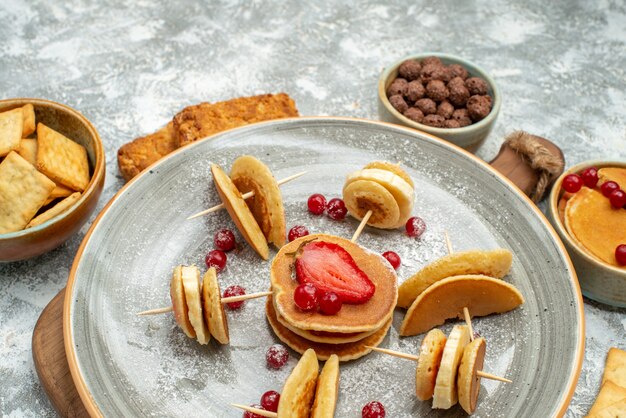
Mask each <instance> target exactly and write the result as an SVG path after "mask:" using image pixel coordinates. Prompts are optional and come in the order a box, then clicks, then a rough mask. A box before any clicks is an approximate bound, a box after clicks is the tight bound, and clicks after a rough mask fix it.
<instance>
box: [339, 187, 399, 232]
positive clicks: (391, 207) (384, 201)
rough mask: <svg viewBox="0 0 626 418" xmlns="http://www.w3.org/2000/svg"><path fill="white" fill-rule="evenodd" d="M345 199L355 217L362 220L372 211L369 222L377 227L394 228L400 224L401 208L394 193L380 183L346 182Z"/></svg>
mask: <svg viewBox="0 0 626 418" xmlns="http://www.w3.org/2000/svg"><path fill="white" fill-rule="evenodd" d="M343 200H344V203H345V204H346V207H347V208H348V210H349V211H350V213H351V214H352V216H354V217H355V218H357V219H359V220H361V219H363V217H364V216H365V214H366V213H367V211H369V210H371V211H372V216H371V217H370V219H369V221H368V222H367V223H368V224H369V225H371V226H374V227H376V228H384V229H393V228H396V225H398V220H399V219H400V209H399V208H398V204H397V203H396V200H395V199H394V197H393V195H392V194H391V193H389V192H388V191H387V189H385V188H384V187H383V186H381V185H380V184H378V183H376V182H373V181H367V180H357V181H353V182H352V183H349V184H346V186H345V187H344V188H343Z"/></svg>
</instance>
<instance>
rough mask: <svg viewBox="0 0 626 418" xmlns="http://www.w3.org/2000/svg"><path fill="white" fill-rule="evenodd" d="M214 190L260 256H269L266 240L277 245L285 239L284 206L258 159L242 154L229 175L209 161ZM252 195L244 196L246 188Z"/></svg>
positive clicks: (273, 180)
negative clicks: (246, 197)
mask: <svg viewBox="0 0 626 418" xmlns="http://www.w3.org/2000/svg"><path fill="white" fill-rule="evenodd" d="M211 173H212V174H213V181H214V182H215V187H216V188H217V192H218V194H219V196H220V199H221V200H222V203H223V204H224V207H225V208H226V210H227V211H228V214H229V215H230V217H231V218H232V220H233V222H235V225H236V226H237V229H238V230H239V232H240V233H241V235H243V237H244V239H245V240H246V241H247V242H248V244H250V246H251V247H252V248H253V249H254V250H255V251H256V252H257V253H258V254H259V255H260V256H261V258H262V259H263V260H267V259H268V258H269V247H268V243H271V244H274V246H276V248H280V247H282V246H283V245H284V244H285V241H286V224H285V208H284V206H283V199H282V195H281V193H280V188H279V187H278V182H277V181H276V179H275V178H274V176H273V175H272V172H271V171H270V169H269V168H268V167H267V166H266V165H265V164H263V163H262V162H261V161H260V160H258V159H257V158H255V157H252V156H250V155H244V156H241V157H239V158H237V159H236V160H235V162H234V163H233V166H232V167H231V170H230V177H229V176H228V175H227V174H226V172H225V171H224V170H223V169H222V168H221V167H220V166H219V165H217V164H212V165H211ZM251 191H253V192H254V196H253V197H251V198H249V199H247V200H244V199H243V197H242V196H241V195H242V194H245V193H247V192H251Z"/></svg>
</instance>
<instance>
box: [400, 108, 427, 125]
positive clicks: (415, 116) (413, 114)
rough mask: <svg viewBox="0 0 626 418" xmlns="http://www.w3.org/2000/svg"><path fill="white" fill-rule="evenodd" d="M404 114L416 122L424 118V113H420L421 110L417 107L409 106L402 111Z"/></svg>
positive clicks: (420, 121)
mask: <svg viewBox="0 0 626 418" xmlns="http://www.w3.org/2000/svg"><path fill="white" fill-rule="evenodd" d="M404 116H406V117H407V118H409V119H411V120H412V121H414V122H417V123H422V120H424V113H422V111H421V110H419V109H418V108H417V107H410V108H409V109H408V110H407V111H406V112H404Z"/></svg>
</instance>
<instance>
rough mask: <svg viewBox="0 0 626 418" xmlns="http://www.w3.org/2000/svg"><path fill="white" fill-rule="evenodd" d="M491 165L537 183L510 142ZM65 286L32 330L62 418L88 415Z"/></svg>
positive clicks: (40, 371)
mask: <svg viewBox="0 0 626 418" xmlns="http://www.w3.org/2000/svg"><path fill="white" fill-rule="evenodd" d="M538 139H539V140H540V141H541V142H542V143H543V145H545V146H546V147H547V148H548V149H549V150H550V151H551V152H552V153H553V154H554V155H556V156H557V157H559V158H561V159H563V153H562V152H561V150H560V149H559V148H558V147H557V146H556V145H554V144H552V143H551V142H549V141H547V140H545V139H543V138H538ZM490 164H491V165H492V166H493V167H494V168H495V169H497V170H498V171H500V172H501V173H502V174H504V175H505V176H507V177H508V178H509V179H510V180H511V181H513V183H515V184H516V185H517V186H518V187H519V188H520V189H521V190H522V191H523V192H524V193H526V194H527V195H528V194H530V193H531V192H532V191H533V188H534V185H535V184H536V183H537V179H538V175H537V173H536V172H535V171H534V170H533V169H532V168H531V167H530V166H529V165H528V163H527V162H526V161H525V160H524V159H522V158H521V157H520V156H519V155H518V154H517V153H516V152H515V151H514V150H513V149H511V148H510V147H509V146H508V145H506V143H505V144H503V145H502V148H501V149H500V152H499V153H498V155H497V156H496V158H495V159H493V160H492V161H491V162H490ZM64 296H65V289H63V290H62V291H61V292H59V294H58V295H56V296H55V297H54V299H52V301H50V303H49V304H48V306H46V308H45V309H44V310H43V312H42V313H41V316H40V317H39V320H38V321H37V324H36V325H35V330H34V331H33V346H32V348H33V360H34V361H35V369H36V370H37V375H38V376H39V380H40V381H41V385H42V387H43V389H44V391H45V392H46V394H47V395H48V398H50V401H51V402H52V405H53V406H54V408H55V409H56V410H57V412H58V413H59V414H60V415H61V416H63V417H88V416H89V414H88V413H87V410H86V409H85V407H84V406H83V403H82V402H81V400H80V396H79V395H78V391H77V390H76V387H75V386H74V381H73V380H72V375H71V374H70V370H69V366H68V363H67V358H66V357H65V345H64V342H63V300H64V298H65V297H64Z"/></svg>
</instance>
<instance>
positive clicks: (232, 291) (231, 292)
mask: <svg viewBox="0 0 626 418" xmlns="http://www.w3.org/2000/svg"><path fill="white" fill-rule="evenodd" d="M245 294H246V289H244V288H243V287H241V286H238V285H234V286H228V287H227V288H226V289H225V290H224V296H222V297H224V298H229V297H231V296H241V295H245ZM244 302H245V300H241V301H239V302H230V303H227V304H226V306H227V307H228V308H229V309H232V310H235V309H239V308H241V307H242V306H243V303H244Z"/></svg>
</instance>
